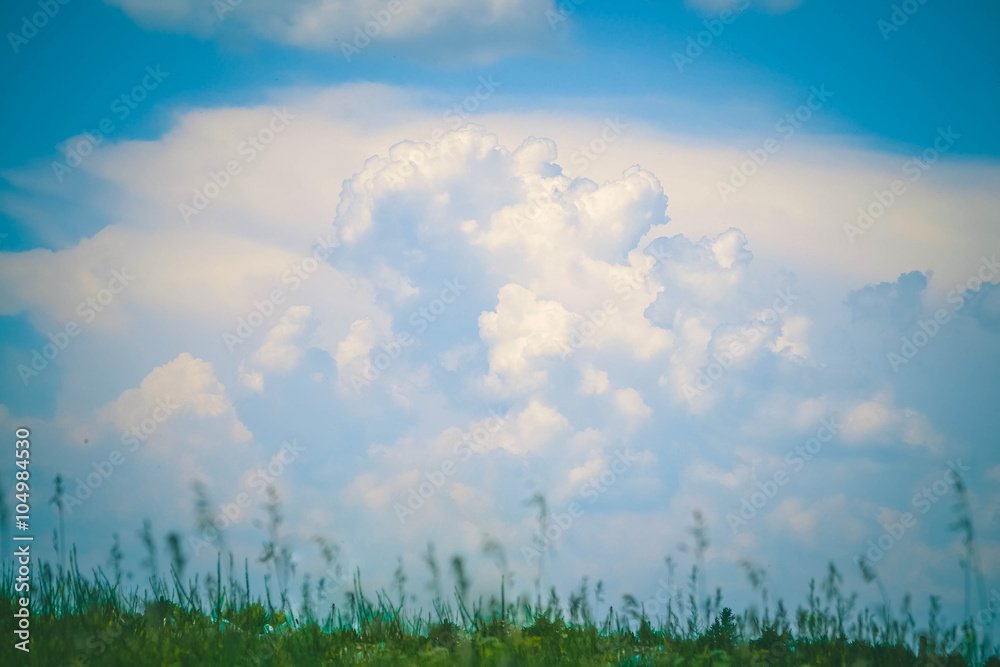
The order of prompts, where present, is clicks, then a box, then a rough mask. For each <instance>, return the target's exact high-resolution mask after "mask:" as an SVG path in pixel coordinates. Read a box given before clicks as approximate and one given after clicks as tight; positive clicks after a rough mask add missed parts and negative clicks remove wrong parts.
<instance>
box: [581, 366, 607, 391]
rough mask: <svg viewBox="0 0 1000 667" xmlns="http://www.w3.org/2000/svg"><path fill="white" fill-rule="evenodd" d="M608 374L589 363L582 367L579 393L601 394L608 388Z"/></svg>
mask: <svg viewBox="0 0 1000 667" xmlns="http://www.w3.org/2000/svg"><path fill="white" fill-rule="evenodd" d="M609 384H610V383H609V382H608V374H607V373H605V372H604V371H602V370H598V369H596V368H594V367H593V366H591V365H589V364H588V365H586V366H584V367H583V375H582V377H581V378H580V393H581V394H584V395H592V394H603V393H604V392H606V391H607V390H608V385H609Z"/></svg>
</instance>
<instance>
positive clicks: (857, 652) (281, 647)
mask: <svg viewBox="0 0 1000 667" xmlns="http://www.w3.org/2000/svg"><path fill="white" fill-rule="evenodd" d="M60 482H61V480H58V479H57V482H56V489H57V493H56V497H55V498H53V504H54V505H55V506H56V509H57V511H59V510H61V509H62V504H61V498H60V493H59V490H60V489H61V488H62V486H61V483H60ZM956 491H957V493H958V495H959V499H960V500H961V501H963V502H960V503H959V504H958V508H959V510H960V519H963V520H960V521H959V522H958V523H957V524H956V525H957V526H959V528H960V532H962V534H963V543H964V545H965V547H966V558H965V559H964V560H963V561H962V564H963V569H964V572H965V576H966V595H967V597H966V616H967V617H968V618H969V619H970V620H968V621H966V622H965V623H964V624H963V625H962V626H961V627H955V626H952V627H947V628H945V627H942V625H941V623H940V609H941V607H940V603H939V600H938V599H937V598H935V597H933V596H932V597H931V598H930V605H929V617H928V619H927V624H926V625H925V626H922V627H918V625H917V623H916V622H915V620H914V617H913V615H912V612H911V601H910V598H909V596H906V597H904V598H903V601H902V604H900V605H898V606H897V607H895V611H894V608H893V605H892V604H891V603H890V601H889V596H888V595H887V593H886V589H885V587H884V586H883V584H882V582H881V580H880V579H879V577H878V574H877V572H875V570H874V569H873V568H872V566H871V565H870V564H869V563H866V562H865V561H864V560H859V562H858V565H859V566H860V569H861V574H862V576H863V577H864V579H865V580H866V581H868V582H869V583H875V584H877V586H878V589H879V591H880V592H881V595H882V604H881V605H879V606H878V607H877V608H876V609H875V610H874V611H871V610H869V609H857V608H856V607H857V606H856V602H857V596H856V595H849V596H848V595H845V594H844V593H843V592H842V590H841V586H842V583H843V578H842V576H841V574H840V572H838V571H837V569H836V567H835V566H834V565H833V563H831V564H830V565H829V568H828V570H827V573H826V575H825V577H824V578H823V579H822V580H821V581H820V582H819V583H818V584H817V582H816V581H815V580H814V581H812V582H811V583H810V587H809V591H808V594H807V596H806V600H805V603H804V604H801V605H799V606H798V607H797V608H796V609H795V610H790V609H789V608H786V606H785V605H784V603H783V602H782V601H780V600H779V601H778V602H777V603H776V604H774V605H771V604H770V603H769V600H768V592H767V587H766V583H765V579H766V577H765V573H764V571H763V570H762V569H761V568H759V567H756V566H754V565H753V564H751V563H749V562H746V561H741V562H740V566H741V567H743V568H744V569H745V571H746V574H747V578H748V580H749V582H750V584H751V585H752V587H753V588H754V590H755V591H756V592H757V593H758V594H759V595H760V597H761V604H760V605H759V607H758V606H753V607H751V608H749V609H747V610H745V611H743V612H742V613H734V612H733V611H732V610H731V609H729V608H727V607H724V606H723V604H722V599H723V598H722V592H721V591H720V590H716V592H715V594H714V595H707V594H706V593H705V592H704V591H705V589H706V585H705V582H704V576H703V574H702V573H701V571H700V568H699V567H698V565H695V566H693V567H692V569H691V574H690V577H689V578H688V580H687V585H686V588H687V590H686V591H685V592H683V593H681V592H679V591H678V590H677V589H675V588H674V586H673V584H672V581H673V573H674V569H675V564H674V561H673V559H672V558H669V557H668V558H667V567H668V570H669V571H670V581H671V584H670V586H669V588H670V589H671V590H672V592H671V593H670V594H669V596H668V599H666V600H663V601H662V602H663V603H664V604H663V606H662V607H661V608H659V609H658V610H657V611H658V613H657V614H655V617H651V616H654V615H653V614H651V613H649V610H647V609H645V606H644V605H643V604H641V603H640V602H639V601H638V600H637V599H636V598H635V597H633V596H631V595H625V596H623V599H622V603H621V604H620V605H617V606H614V605H612V604H611V603H610V602H608V601H606V600H605V599H604V595H603V584H602V582H600V581H599V582H597V585H596V586H594V587H593V588H592V589H591V587H590V586H589V583H588V581H587V580H586V579H584V580H583V581H582V582H581V584H580V587H579V588H578V589H577V590H574V591H572V592H571V593H570V594H569V596H568V598H567V600H566V602H563V601H562V600H560V598H559V597H558V595H557V592H556V590H555V589H551V590H550V591H548V593H547V599H546V600H544V601H543V595H542V589H541V585H540V582H541V580H542V570H541V561H540V562H539V569H538V577H537V579H536V581H535V591H534V594H533V595H531V596H529V595H528V594H523V593H522V594H520V595H518V596H516V597H511V596H510V595H509V591H508V588H509V586H508V585H507V582H510V581H511V580H512V579H511V575H510V573H509V569H508V567H507V562H506V557H505V555H504V551H503V548H502V546H501V545H500V544H499V543H497V542H496V541H495V540H488V541H487V542H486V544H484V547H483V551H484V553H485V554H486V555H488V556H491V557H492V558H494V559H495V561H496V563H497V568H498V576H497V578H498V580H499V581H498V584H499V586H498V588H499V591H498V595H494V596H492V597H490V598H489V599H486V600H484V599H482V598H479V599H472V598H471V596H470V594H469V590H470V582H469V580H468V577H467V576H466V568H465V564H464V561H463V560H462V559H461V558H460V557H458V556H454V557H452V559H451V560H450V572H451V574H452V578H453V580H454V588H453V592H452V593H450V594H444V593H443V592H442V590H443V588H444V586H443V583H442V572H441V567H440V565H439V563H438V560H437V557H436V556H435V553H434V549H433V545H428V550H427V552H426V553H425V554H423V555H422V557H423V560H424V562H425V563H426V565H427V566H428V569H429V571H430V575H431V585H430V586H429V589H430V590H433V591H434V592H435V595H434V601H433V605H432V609H430V610H418V609H414V608H410V607H407V606H405V605H404V604H403V601H404V600H406V599H410V600H414V599H415V598H414V597H413V596H412V595H411V596H409V598H408V596H407V591H406V583H407V577H406V574H405V572H404V570H403V565H402V560H400V565H399V568H398V569H397V570H396V572H395V575H394V583H393V586H392V588H393V592H392V595H390V593H388V592H386V591H384V590H382V591H377V592H376V593H375V594H374V597H372V596H371V595H370V594H368V593H366V592H365V590H364V588H363V586H362V580H361V573H360V572H357V573H355V575H354V577H353V580H348V579H346V578H345V577H343V575H341V574H340V572H341V570H340V567H339V564H338V563H337V547H336V546H335V545H332V544H330V543H328V542H326V541H325V540H323V539H321V538H315V539H314V542H315V543H316V544H317V545H318V546H319V550H320V553H321V555H322V556H323V559H324V560H325V562H326V565H327V569H326V573H325V574H324V575H323V576H321V577H318V578H313V577H310V576H309V575H305V576H302V577H301V579H299V580H298V583H297V584H296V585H297V586H300V587H299V589H298V591H297V594H296V595H295V596H293V595H291V594H290V592H289V589H290V587H291V586H292V583H293V581H295V577H294V570H293V568H292V567H291V550H290V548H289V547H288V546H287V545H285V544H282V543H281V541H280V539H279V537H278V536H279V535H280V534H281V530H280V527H281V522H282V518H281V512H280V509H279V507H278V501H277V497H276V495H275V494H274V492H273V490H271V491H270V493H269V503H268V507H267V509H268V514H269V516H270V518H271V522H270V526H269V530H268V539H267V541H265V542H264V548H263V552H262V555H261V556H260V557H259V558H258V559H257V562H258V563H260V564H262V565H263V566H264V567H265V568H267V570H268V574H267V575H265V577H264V586H263V587H262V588H263V590H261V591H256V590H253V589H252V588H251V578H250V563H249V561H248V560H244V561H243V563H242V564H237V563H236V562H235V559H234V558H233V556H232V554H229V556H228V557H227V558H226V559H225V562H224V560H223V558H222V556H221V554H220V555H219V558H218V560H217V564H216V568H215V571H214V572H210V573H207V575H205V576H201V575H197V576H195V577H194V578H193V579H192V578H190V577H187V576H186V574H185V572H186V562H187V561H186V558H185V556H184V553H183V548H182V544H183V541H182V539H181V537H180V535H178V534H176V533H172V534H170V535H168V536H167V540H166V544H167V547H168V552H169V554H170V564H169V567H168V568H167V575H166V576H161V573H160V567H159V564H158V553H159V550H158V548H157V546H156V540H154V538H153V534H152V528H151V526H150V524H149V523H148V522H146V523H145V524H144V526H143V529H142V530H141V531H140V532H139V537H140V539H141V541H142V542H143V544H144V545H145V548H146V558H145V559H144V561H143V563H142V565H143V567H144V568H145V569H147V570H148V572H149V578H148V581H147V582H146V583H145V584H144V585H142V586H134V585H133V586H129V585H126V584H123V578H124V579H126V580H128V579H129V578H130V576H125V577H123V572H122V561H123V555H122V551H121V548H120V544H119V541H118V538H117V536H115V541H114V544H113V546H112V548H111V550H110V555H109V559H108V562H109V569H110V570H111V576H110V577H109V576H108V575H107V574H105V572H104V571H103V570H102V569H101V568H97V569H95V570H94V571H93V572H92V573H91V574H89V575H85V574H83V573H82V572H81V571H80V567H79V562H78V559H77V557H76V551H75V549H74V550H69V551H67V550H66V549H65V548H64V547H63V545H65V544H66V541H65V538H64V533H63V521H62V518H63V517H62V513H61V512H59V519H60V520H59V523H58V525H59V529H58V531H57V533H56V534H55V536H54V537H55V540H54V542H55V546H56V554H57V559H58V560H59V564H51V563H48V562H37V563H34V564H33V572H32V581H31V584H32V593H31V596H32V597H31V599H32V604H31V626H30V631H31V652H30V654H25V653H24V652H22V651H19V650H17V649H16V648H15V647H14V643H15V641H17V640H16V639H15V638H13V637H14V635H13V630H14V629H15V627H14V623H13V621H14V612H15V610H16V609H18V606H17V605H18V602H17V599H16V596H15V594H14V590H15V589H14V585H15V574H14V570H13V569H12V567H11V565H10V564H6V565H5V566H4V569H3V571H2V577H0V578H2V580H3V582H2V583H3V592H2V593H0V619H2V620H0V627H2V628H3V635H4V637H5V640H4V642H3V643H2V644H0V665H4V666H7V665H11V666H13V665H29V664H30V665H45V666H58V667H64V666H68V665H76V666H85V665H87V666H89V665H102V666H105V665H106V666H118V665H121V666H123V667H124V666H128V667H135V666H137V665H164V666H173V665H177V666H184V667H186V666H188V665H212V666H213V667H220V666H229V665H234V666H236V665H238V666H248V667H262V666H272V665H273V666H289V667H293V666H294V667H302V666H311V665H428V666H430V665H470V666H472V665H476V666H479V665H482V666H488V665H496V666H514V665H532V666H533V665H539V666H554V665H567V666H576V665H581V666H582V665H594V666H604V665H616V666H617V665H622V666H625V665H628V666H633V667H634V666H638V665H734V666H735V665H748V666H749V665H753V666H762V665H774V666H784V665H788V666H791V665H796V666H797V665H838V666H842V667H848V666H849V667H861V666H864V665H871V666H875V665H886V666H895V665H921V666H932V665H933V666H944V665H948V666H959V665H966V666H970V665H989V666H990V667H1000V659H998V656H997V650H996V649H995V648H994V647H992V646H991V645H990V642H989V633H988V632H983V629H984V627H986V628H988V627H989V625H991V624H992V617H989V618H987V619H986V620H985V622H984V621H983V616H982V615H979V619H980V621H979V622H978V623H973V622H972V618H973V617H974V616H976V614H974V613H970V608H969V607H970V602H971V596H970V591H971V590H972V589H971V584H972V581H973V580H974V579H978V580H979V581H980V584H981V585H980V588H983V586H982V582H981V569H980V568H979V566H978V560H977V556H976V551H975V539H974V537H975V536H974V533H973V531H972V524H971V519H969V518H968V512H967V511H966V509H967V503H964V500H965V494H964V486H962V485H961V484H958V485H957V486H956ZM541 504H542V507H544V499H542V500H541ZM203 505H205V503H201V504H199V505H198V506H199V507H201V506H203ZM205 506H207V505H205ZM540 516H541V518H540V521H541V520H544V512H542V514H541V515H540ZM204 519H205V517H201V519H200V521H199V525H202V523H203V520H204ZM694 519H695V524H694V527H693V528H692V529H691V530H690V531H689V532H690V533H691V535H692V536H693V538H694V540H693V546H692V547H691V549H690V550H689V551H690V553H692V555H693V556H694V562H695V563H699V564H700V563H703V562H704V557H705V552H706V550H707V548H708V539H707V531H706V530H705V524H704V521H703V519H702V516H701V514H700V513H699V512H695V516H694ZM67 561H68V562H67ZM969 564H972V565H969ZM240 565H242V567H240ZM223 573H225V576H223ZM331 575H332V576H331ZM292 597H295V598H296V600H297V601H296V603H295V604H292V603H291V601H290V600H291V598H292ZM649 597H651V596H644V599H646V598H649ZM984 599H985V596H984V594H983V591H982V590H980V604H981V606H982V601H983V600H984ZM396 600H398V601H399V602H398V603H396V602H395V601H396ZM991 613H992V612H991ZM987 616H988V615H987ZM977 630H978V631H979V634H977ZM980 635H985V636H980Z"/></svg>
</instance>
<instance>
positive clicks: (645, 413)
mask: <svg viewBox="0 0 1000 667" xmlns="http://www.w3.org/2000/svg"><path fill="white" fill-rule="evenodd" d="M615 406H616V407H617V408H618V411H619V412H620V413H621V414H622V415H623V416H625V417H627V418H629V419H633V420H640V419H646V418H648V417H650V416H651V415H652V414H653V409H652V408H650V407H649V406H648V405H646V402H645V401H643V400H642V394H640V393H639V392H638V391H636V390H635V389H633V388H631V387H629V388H627V389H619V390H618V391H616V392H615Z"/></svg>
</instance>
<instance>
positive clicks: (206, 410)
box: [101, 352, 251, 441]
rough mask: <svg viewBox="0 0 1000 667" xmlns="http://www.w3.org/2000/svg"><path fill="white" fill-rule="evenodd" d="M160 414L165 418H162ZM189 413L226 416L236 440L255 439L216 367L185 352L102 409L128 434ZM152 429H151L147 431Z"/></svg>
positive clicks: (207, 416) (107, 417)
mask: <svg viewBox="0 0 1000 667" xmlns="http://www.w3.org/2000/svg"><path fill="white" fill-rule="evenodd" d="M154 412H159V413H162V414H164V415H165V416H164V417H163V418H162V419H161V418H160V417H159V414H156V415H154ZM179 413H187V414H191V415H193V416H195V417H200V418H203V419H204V418H213V417H225V418H226V419H227V420H228V421H229V422H230V423H231V429H232V430H231V433H232V437H233V439H235V440H236V441H246V440H249V439H250V438H251V434H250V431H249V430H247V427H246V426H244V425H243V422H241V421H240V420H239V418H238V417H237V416H236V412H235V410H234V408H233V404H232V402H231V400H230V398H229V396H228V395H227V393H226V388H225V386H224V385H223V384H222V383H221V382H219V380H218V378H216V377H215V373H214V371H213V368H212V364H210V363H208V362H206V361H203V360H201V359H196V358H195V357H193V356H192V355H191V354H189V353H187V352H184V353H182V354H180V355H178V356H177V358H176V359H174V360H173V361H170V362H168V363H166V364H164V365H163V366H158V367H156V368H154V369H153V370H152V371H150V372H149V374H148V375H146V377H144V378H143V379H142V382H141V383H140V384H139V386H138V387H133V388H131V389H126V390H125V391H123V392H122V393H121V395H120V396H119V397H118V398H116V399H115V400H114V401H112V402H111V403H109V404H107V405H106V406H104V408H103V409H102V410H101V416H102V418H103V419H105V420H107V421H110V422H112V423H113V424H114V425H115V426H116V427H117V428H118V430H120V431H122V432H128V431H130V430H131V429H133V428H135V427H141V426H142V425H143V422H144V421H151V420H155V421H157V422H162V421H165V419H166V418H167V417H169V416H170V415H172V414H179ZM147 430H148V429H147Z"/></svg>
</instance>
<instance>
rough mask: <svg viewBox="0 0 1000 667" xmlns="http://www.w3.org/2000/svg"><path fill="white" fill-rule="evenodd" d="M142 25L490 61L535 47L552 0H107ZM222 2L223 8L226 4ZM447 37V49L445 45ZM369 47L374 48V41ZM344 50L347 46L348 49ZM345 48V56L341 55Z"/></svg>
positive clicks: (350, 52)
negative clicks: (458, 0)
mask: <svg viewBox="0 0 1000 667" xmlns="http://www.w3.org/2000/svg"><path fill="white" fill-rule="evenodd" d="M107 2H108V3H109V4H113V5H117V6H118V7H120V8H121V9H122V10H123V11H124V12H125V13H126V14H128V15H129V16H130V17H132V18H133V19H135V20H136V21H137V22H139V23H140V24H141V25H144V26H149V27H154V28H162V29H167V30H175V31H182V32H190V33H193V34H196V35H200V36H211V35H217V34H221V35H226V36H229V37H235V36H238V35H240V34H241V33H249V34H252V35H254V36H256V37H258V38H260V39H264V40H267V41H272V42H277V43H280V44H287V45H291V46H297V47H302V48H305V49H311V50H318V51H329V52H336V53H337V57H338V58H346V59H347V60H348V61H349V62H350V61H352V60H354V59H356V58H359V57H360V53H361V52H363V51H364V50H365V49H366V48H371V49H373V50H379V51H381V50H384V49H386V48H388V49H397V50H398V49H400V48H401V49H404V50H405V51H407V52H412V53H416V54H417V55H422V56H424V57H426V58H432V59H443V58H444V57H445V56H446V55H447V57H449V58H455V59H462V60H468V59H472V60H476V61H488V60H493V59H495V58H497V57H500V56H502V55H509V54H517V53H527V52H536V51H538V50H539V49H540V48H541V47H540V44H543V43H545V42H547V41H550V40H552V39H554V38H555V37H557V36H556V35H553V34H551V33H550V30H549V22H548V19H547V18H546V15H545V12H546V10H554V8H555V7H554V3H553V2H551V1H550V0H505V1H504V2H495V1H493V0H471V1H470V2H465V3H454V2H448V1H447V0H393V2H389V3H386V2H383V1H381V0H328V1H326V2H321V3H316V2H308V1H307V0H243V1H242V2H240V3H238V4H237V3H227V2H216V3H207V2H192V1H191V0H107ZM220 8H221V9H220ZM445 43H447V44H448V45H449V48H448V49H447V50H445V49H444V48H443V47H442V44H445ZM369 45H370V46H369ZM345 49H347V50H346V51H345ZM341 54H345V55H341Z"/></svg>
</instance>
